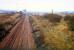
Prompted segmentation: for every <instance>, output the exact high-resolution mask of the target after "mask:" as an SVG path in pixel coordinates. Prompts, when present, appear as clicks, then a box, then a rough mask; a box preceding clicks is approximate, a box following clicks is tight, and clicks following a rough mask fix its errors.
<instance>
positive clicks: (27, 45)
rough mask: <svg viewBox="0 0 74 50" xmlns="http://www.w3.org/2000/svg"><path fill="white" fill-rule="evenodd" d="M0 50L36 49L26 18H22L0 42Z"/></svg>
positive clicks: (27, 18)
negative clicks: (9, 49) (7, 49)
mask: <svg viewBox="0 0 74 50" xmlns="http://www.w3.org/2000/svg"><path fill="white" fill-rule="evenodd" d="M0 48H21V49H22V48H24V49H26V50H30V49H34V48H36V47H35V43H34V39H33V36H32V28H31V25H30V22H29V17H28V16H24V15H23V16H22V18H21V20H20V21H19V22H18V23H17V24H16V26H15V27H14V28H13V29H11V31H10V33H9V34H8V35H7V36H6V37H5V38H4V39H3V41H2V42H0Z"/></svg>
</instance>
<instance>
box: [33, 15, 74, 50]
mask: <svg viewBox="0 0 74 50" xmlns="http://www.w3.org/2000/svg"><path fill="white" fill-rule="evenodd" d="M56 17H57V18H56ZM32 18H33V22H34V23H35V24H36V25H37V27H39V30H40V33H39V34H40V36H42V38H41V39H42V40H41V41H42V42H41V44H40V45H41V46H43V47H44V48H45V49H48V50H74V49H73V47H74V32H73V30H74V16H69V15H68V16H65V17H62V16H60V17H59V15H58V16H57V15H56V16H54V17H53V16H51V15H45V16H42V17H41V16H37V17H32ZM53 23H57V25H55V24H53ZM35 28H36V27H35ZM37 34H38V33H36V35H37ZM35 37H36V36H35Z"/></svg>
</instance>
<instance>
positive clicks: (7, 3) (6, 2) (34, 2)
mask: <svg viewBox="0 0 74 50" xmlns="http://www.w3.org/2000/svg"><path fill="white" fill-rule="evenodd" d="M0 9H2V10H17V11H20V10H24V9H26V10H27V11H33V12H51V10H52V9H53V11H54V12H61V11H74V0H0Z"/></svg>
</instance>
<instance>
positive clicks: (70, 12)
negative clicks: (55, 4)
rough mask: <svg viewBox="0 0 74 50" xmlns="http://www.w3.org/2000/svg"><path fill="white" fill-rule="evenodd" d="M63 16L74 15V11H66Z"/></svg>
mask: <svg viewBox="0 0 74 50" xmlns="http://www.w3.org/2000/svg"><path fill="white" fill-rule="evenodd" d="M61 13H63V14H74V11H64V12H61Z"/></svg>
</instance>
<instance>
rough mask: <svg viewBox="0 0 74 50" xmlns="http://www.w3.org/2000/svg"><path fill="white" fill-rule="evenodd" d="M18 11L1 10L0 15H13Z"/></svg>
mask: <svg viewBox="0 0 74 50" xmlns="http://www.w3.org/2000/svg"><path fill="white" fill-rule="evenodd" d="M15 12H16V11H12V10H0V13H7V14H11V13H15Z"/></svg>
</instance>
